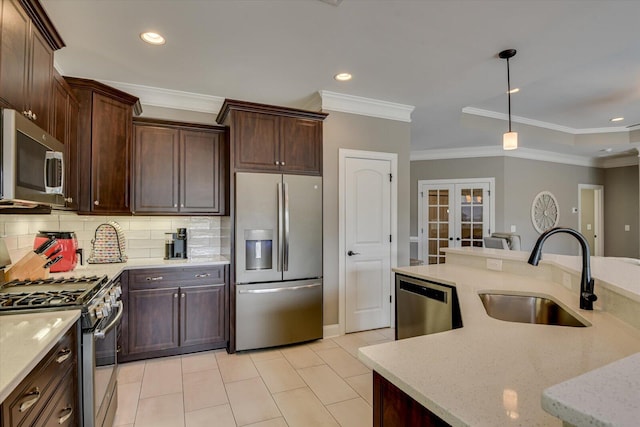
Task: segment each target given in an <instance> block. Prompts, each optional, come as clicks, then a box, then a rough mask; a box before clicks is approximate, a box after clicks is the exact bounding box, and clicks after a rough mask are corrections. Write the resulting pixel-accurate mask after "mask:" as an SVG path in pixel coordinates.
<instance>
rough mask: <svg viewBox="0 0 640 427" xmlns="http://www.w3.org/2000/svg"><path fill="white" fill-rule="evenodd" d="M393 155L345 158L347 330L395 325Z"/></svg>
mask: <svg viewBox="0 0 640 427" xmlns="http://www.w3.org/2000/svg"><path fill="white" fill-rule="evenodd" d="M390 180H391V161H389V160H377V159H362V158H347V159H345V253H344V254H342V256H344V257H345V273H346V284H345V310H346V319H345V320H346V324H345V330H346V332H356V331H362V330H367V329H375V328H382V327H388V326H390V319H391V301H390V299H391V298H390V296H391V182H390Z"/></svg>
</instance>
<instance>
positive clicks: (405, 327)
mask: <svg viewBox="0 0 640 427" xmlns="http://www.w3.org/2000/svg"><path fill="white" fill-rule="evenodd" d="M460 327H462V319H461V316H460V307H459V304H458V298H457V294H456V291H455V288H454V287H452V286H448V285H444V284H441V283H435V282H431V281H429V280H421V279H416V278H413V277H408V276H403V275H401V274H396V339H398V340H401V339H403V338H410V337H415V336H418V335H427V334H435V333H437V332H444V331H448V330H451V329H455V328H460Z"/></svg>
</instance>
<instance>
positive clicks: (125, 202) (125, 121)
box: [91, 93, 132, 214]
mask: <svg viewBox="0 0 640 427" xmlns="http://www.w3.org/2000/svg"><path fill="white" fill-rule="evenodd" d="M92 104H93V110H92V115H91V125H92V128H91V200H92V204H93V205H92V206H91V211H92V212H94V213H105V214H106V213H129V212H130V208H129V176H130V172H129V168H130V160H129V159H130V157H131V156H130V154H129V153H130V149H131V126H132V122H131V117H132V111H131V107H130V106H128V105H125V104H123V103H121V102H118V101H116V100H113V99H111V98H108V97H106V96H104V95H101V94H98V93H94V94H93V100H92Z"/></svg>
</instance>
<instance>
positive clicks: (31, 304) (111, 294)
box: [0, 275, 121, 329]
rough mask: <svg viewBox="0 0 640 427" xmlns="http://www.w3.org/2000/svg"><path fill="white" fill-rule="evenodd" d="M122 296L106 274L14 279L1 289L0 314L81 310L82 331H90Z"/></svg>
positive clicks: (107, 314) (117, 286)
mask: <svg viewBox="0 0 640 427" xmlns="http://www.w3.org/2000/svg"><path fill="white" fill-rule="evenodd" d="M120 294H121V289H120V286H119V285H115V286H109V278H108V277H107V276H106V275H104V276H82V277H68V278H66V277H57V278H49V279H38V280H25V281H19V280H13V281H11V282H7V283H5V284H4V285H2V286H0V315H2V314H17V313H26V312H37V311H44V310H69V309H79V310H82V315H81V326H82V328H83V329H90V328H92V327H93V326H95V324H96V323H97V322H98V321H99V320H100V319H102V318H104V317H107V316H109V314H110V312H111V309H112V308H113V307H115V306H116V303H117V300H118V297H119V296H120Z"/></svg>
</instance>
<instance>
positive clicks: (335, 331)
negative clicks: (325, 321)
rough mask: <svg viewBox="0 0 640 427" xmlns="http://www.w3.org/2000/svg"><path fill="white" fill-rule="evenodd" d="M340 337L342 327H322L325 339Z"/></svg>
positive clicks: (335, 325)
mask: <svg viewBox="0 0 640 427" xmlns="http://www.w3.org/2000/svg"><path fill="white" fill-rule="evenodd" d="M338 336H340V325H338V324H337V323H336V324H334V325H324V326H323V327H322V337H323V338H333V337H338Z"/></svg>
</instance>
